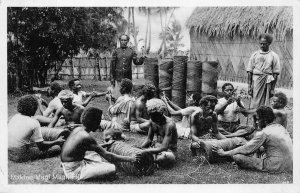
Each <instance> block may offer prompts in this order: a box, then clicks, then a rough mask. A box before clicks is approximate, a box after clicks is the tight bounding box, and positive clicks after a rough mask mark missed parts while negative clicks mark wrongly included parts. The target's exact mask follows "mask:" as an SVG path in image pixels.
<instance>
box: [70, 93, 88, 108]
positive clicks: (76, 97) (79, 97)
mask: <svg viewBox="0 0 300 193" xmlns="http://www.w3.org/2000/svg"><path fill="white" fill-rule="evenodd" d="M73 95H74V98H73V103H76V104H80V105H81V104H82V103H83V97H86V92H84V91H79V92H78V94H75V93H73Z"/></svg>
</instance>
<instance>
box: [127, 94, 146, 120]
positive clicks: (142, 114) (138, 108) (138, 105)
mask: <svg viewBox="0 0 300 193" xmlns="http://www.w3.org/2000/svg"><path fill="white" fill-rule="evenodd" d="M138 118H143V119H149V115H148V113H147V107H146V103H145V102H143V101H142V97H139V98H138V99H137V100H136V101H135V102H134V103H133V105H132V106H131V110H130V121H137V120H138Z"/></svg>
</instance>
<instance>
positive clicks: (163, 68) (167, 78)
mask: <svg viewBox="0 0 300 193" xmlns="http://www.w3.org/2000/svg"><path fill="white" fill-rule="evenodd" d="M172 78H173V60H172V58H164V59H162V60H161V61H160V63H159V89H160V90H161V91H162V92H163V93H164V94H165V96H166V97H168V98H169V99H170V100H172Z"/></svg>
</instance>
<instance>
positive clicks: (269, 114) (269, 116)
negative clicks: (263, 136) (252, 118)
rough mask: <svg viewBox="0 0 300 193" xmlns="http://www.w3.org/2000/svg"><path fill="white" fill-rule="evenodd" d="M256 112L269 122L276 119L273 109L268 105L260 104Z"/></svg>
mask: <svg viewBox="0 0 300 193" xmlns="http://www.w3.org/2000/svg"><path fill="white" fill-rule="evenodd" d="M256 114H257V115H258V116H259V118H260V119H262V120H265V121H266V122H267V124H269V123H272V122H273V121H274V119H275V115H274V113H273V109H272V108H271V107H268V106H260V107H259V108H258V109H257V110H256Z"/></svg>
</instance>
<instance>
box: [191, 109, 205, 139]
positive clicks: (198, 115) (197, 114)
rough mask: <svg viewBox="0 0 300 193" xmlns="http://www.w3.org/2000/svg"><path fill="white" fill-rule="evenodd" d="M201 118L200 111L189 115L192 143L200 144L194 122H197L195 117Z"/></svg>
mask: <svg viewBox="0 0 300 193" xmlns="http://www.w3.org/2000/svg"><path fill="white" fill-rule="evenodd" d="M201 116H202V112H201V111H197V112H194V113H193V114H192V115H191V138H192V140H193V141H194V142H198V143H199V144H200V141H201V140H200V138H199V137H198V136H197V133H198V132H197V131H198V130H197V127H196V122H197V117H201Z"/></svg>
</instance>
